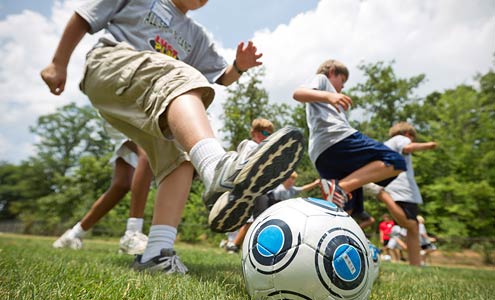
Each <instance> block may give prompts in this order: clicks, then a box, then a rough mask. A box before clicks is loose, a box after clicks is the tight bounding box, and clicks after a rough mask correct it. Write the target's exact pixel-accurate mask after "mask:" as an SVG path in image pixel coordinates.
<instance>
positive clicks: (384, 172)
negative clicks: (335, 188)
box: [339, 160, 402, 193]
mask: <svg viewBox="0 0 495 300" xmlns="http://www.w3.org/2000/svg"><path fill="white" fill-rule="evenodd" d="M400 172H402V171H401V170H395V169H394V166H391V165H390V166H387V165H386V164H385V163H384V162H382V161H378V160H377V161H373V162H370V163H369V164H367V165H365V166H364V167H362V168H360V169H358V170H356V171H354V172H352V173H351V174H349V175H348V176H346V177H344V178H343V179H341V180H339V185H340V187H341V188H342V189H343V190H344V191H346V192H347V193H350V192H352V191H354V190H355V189H358V188H360V187H362V186H363V185H365V184H367V183H370V182H379V181H382V180H385V179H387V178H390V177H394V176H397V175H399V173H400Z"/></svg>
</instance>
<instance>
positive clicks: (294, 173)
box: [289, 171, 297, 179]
mask: <svg viewBox="0 0 495 300" xmlns="http://www.w3.org/2000/svg"><path fill="white" fill-rule="evenodd" d="M289 178H294V179H296V178H297V172H296V171H294V172H292V174H290V177H289Z"/></svg>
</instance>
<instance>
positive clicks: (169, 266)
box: [131, 249, 188, 275]
mask: <svg viewBox="0 0 495 300" xmlns="http://www.w3.org/2000/svg"><path fill="white" fill-rule="evenodd" d="M141 257H142V255H136V258H135V259H134V262H133V263H132V265H131V267H132V268H133V269H134V270H136V271H145V272H150V273H158V272H163V273H165V274H174V273H178V274H180V275H185V274H186V273H187V271H188V270H187V267H186V266H185V265H184V264H183V263H182V262H181V261H180V258H179V256H177V255H176V254H175V251H174V249H162V250H161V251H160V255H157V256H155V257H153V258H152V259H150V260H148V261H147V262H144V263H142V262H141Z"/></svg>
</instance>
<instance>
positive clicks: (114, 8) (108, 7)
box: [75, 0, 129, 34]
mask: <svg viewBox="0 0 495 300" xmlns="http://www.w3.org/2000/svg"><path fill="white" fill-rule="evenodd" d="M128 2H129V0H113V1H105V0H94V1H85V2H84V4H83V5H81V6H80V7H78V8H77V9H76V10H75V11H76V13H77V14H78V15H79V16H81V17H82V18H83V19H84V20H86V22H88V24H89V26H90V29H89V33H91V34H93V33H95V32H98V31H100V30H102V29H103V28H105V27H106V26H107V24H108V22H109V20H111V19H112V17H113V16H114V15H115V14H116V13H117V12H119V11H120V10H121V9H122V8H123V7H124V6H126V5H127V3H128Z"/></svg>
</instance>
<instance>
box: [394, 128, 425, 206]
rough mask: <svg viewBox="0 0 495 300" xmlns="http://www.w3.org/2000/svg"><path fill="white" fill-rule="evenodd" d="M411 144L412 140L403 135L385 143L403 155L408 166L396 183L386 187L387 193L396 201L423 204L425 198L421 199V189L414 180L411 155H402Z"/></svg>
mask: <svg viewBox="0 0 495 300" xmlns="http://www.w3.org/2000/svg"><path fill="white" fill-rule="evenodd" d="M410 143H411V140H410V139H409V138H408V137H406V136H403V135H396V136H394V137H392V138H391V139H389V140H388V141H386V142H385V143H384V144H385V145H386V146H387V147H389V148H390V149H392V150H394V151H396V152H399V153H401V154H402V156H403V157H404V160H405V161H406V166H407V171H405V172H402V173H400V174H399V175H398V176H397V178H396V179H394V181H392V182H391V183H390V184H388V185H387V186H386V187H385V191H387V192H388V193H389V194H390V196H392V199H394V200H395V201H403V202H411V203H417V204H422V203H423V198H422V197H421V193H420V192H419V187H418V185H417V183H416V180H415V179H414V169H413V166H412V159H411V154H410V153H409V154H404V153H402V149H404V147H405V146H406V145H408V144H410Z"/></svg>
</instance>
